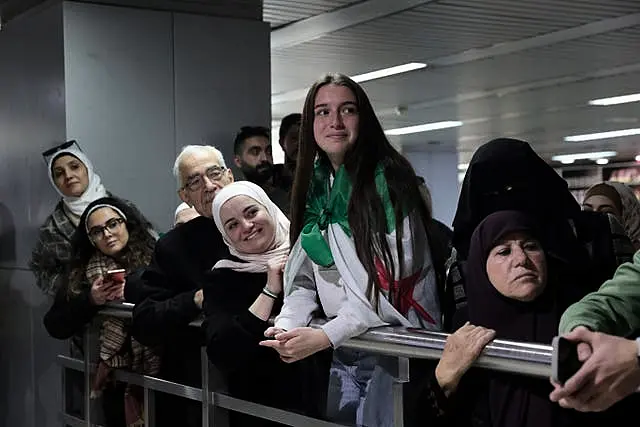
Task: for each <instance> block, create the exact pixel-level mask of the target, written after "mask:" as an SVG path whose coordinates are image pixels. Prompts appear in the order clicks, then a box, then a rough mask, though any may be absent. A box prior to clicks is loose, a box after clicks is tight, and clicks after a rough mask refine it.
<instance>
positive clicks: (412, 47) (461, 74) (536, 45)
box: [272, 0, 640, 160]
mask: <svg viewBox="0 0 640 427" xmlns="http://www.w3.org/2000/svg"><path fill="white" fill-rule="evenodd" d="M639 13H640V1H638V0H564V1H562V2H559V1H556V0H526V1H525V0H520V1H513V0H483V1H478V0H442V1H437V2H431V3H428V4H425V5H423V6H420V7H417V8H414V9H411V10H407V11H404V12H400V13H397V14H394V15H391V16H387V17H385V18H380V19H376V20H374V21H370V22H367V23H363V24H360V25H356V26H353V27H350V28H347V29H344V30H341V31H337V32H334V33H330V34H326V35H324V36H323V37H320V38H318V39H316V40H313V41H310V42H306V43H302V44H299V45H297V46H293V47H288V48H283V49H277V50H272V88H273V92H274V94H278V95H281V94H289V93H290V91H295V90H300V89H304V88H305V87H308V86H309V85H310V84H311V83H312V82H313V81H314V80H316V79H317V78H318V77H319V76H320V75H321V74H323V73H324V72H343V73H345V74H348V75H354V74H360V73H363V72H367V71H372V70H376V69H381V68H385V67H388V66H392V65H398V64H402V63H406V62H410V61H420V62H425V63H427V64H432V66H429V67H427V68H426V69H423V70H420V71H414V72H410V73H406V74H403V75H397V76H393V77H388V78H383V79H379V80H374V81H370V82H365V83H363V87H364V88H365V90H366V92H367V93H368V95H369V97H370V98H371V100H372V102H373V104H374V107H375V109H376V112H377V114H378V115H379V117H380V119H381V122H382V124H383V126H384V127H385V128H386V129H390V128H394V127H401V126H409V125H415V124H422V123H431V122H437V121H442V120H461V121H463V123H464V124H463V126H462V127H460V128H456V129H450V130H443V131H436V132H426V133H419V134H413V135H406V136H403V137H393V139H394V140H395V141H396V142H399V143H400V144H402V145H403V146H407V147H411V149H426V150H432V149H439V148H442V147H452V146H455V147H457V148H458V149H459V151H460V153H461V159H462V160H464V159H465V157H467V156H469V157H470V155H471V153H472V152H473V150H474V149H475V148H477V146H479V145H480V144H482V143H483V142H486V141H487V140H489V139H492V138H496V137H499V136H512V137H520V138H523V139H529V140H530V141H531V142H532V144H533V145H534V148H536V149H538V150H539V151H540V152H541V153H542V154H543V155H544V156H545V157H549V156H551V155H553V154H557V153H562V152H565V153H566V152H568V151H576V150H578V151H579V150H582V151H584V150H587V151H588V150H590V149H592V148H598V149H601V148H607V147H609V148H615V149H617V150H618V151H620V152H621V153H622V154H623V155H624V156H626V157H627V158H632V157H633V156H634V155H635V154H638V152H640V138H637V137H636V138H634V137H630V138H622V139H609V140H602V141H593V142H589V143H581V144H568V143H565V142H564V140H563V138H564V137H565V136H568V135H576V134H582V133H591V132H598V131H606V130H616V129H625V128H630V127H640V103H632V104H625V105H619V106H611V107H594V106H589V105H588V101H589V100H590V99H595V98H602V97H608V96H616V95H621V94H627V93H639V92H640V15H638V14H639ZM439 64H443V65H439ZM302 103H303V99H302V98H301V97H300V98H298V99H293V100H290V101H288V102H282V103H274V104H273V106H272V110H273V117H274V119H278V118H280V117H282V116H284V115H285V114H288V113H290V112H293V111H299V110H300V109H301V106H302ZM467 160H468V159H467Z"/></svg>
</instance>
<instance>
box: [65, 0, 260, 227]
mask: <svg viewBox="0 0 640 427" xmlns="http://www.w3.org/2000/svg"><path fill="white" fill-rule="evenodd" d="M64 18H65V19H64V22H65V72H66V97H67V135H68V138H69V139H72V138H75V139H77V140H78V141H79V143H80V145H81V146H82V147H83V148H84V149H85V151H87V153H88V154H89V156H90V158H91V159H92V160H93V161H94V163H95V165H96V169H98V171H99V173H100V174H101V176H102V179H103V183H105V186H106V187H107V188H108V189H109V190H110V191H112V192H113V193H114V194H116V195H118V196H121V197H124V198H126V199H129V200H131V201H133V202H134V203H135V204H136V205H137V206H138V207H139V208H140V209H141V210H142V212H143V213H144V214H145V215H146V216H147V217H148V218H149V219H151V220H152V222H154V224H156V225H157V226H158V227H160V229H162V230H166V229H167V228H168V227H169V226H170V224H171V222H172V220H173V212H174V210H175V206H176V204H177V203H178V198H177V195H176V182H175V180H174V178H173V176H172V175H171V169H172V167H173V162H174V160H175V157H176V155H177V153H178V152H179V150H180V149H181V148H182V147H183V146H184V145H187V144H202V143H209V144H213V145H216V146H217V147H218V148H220V149H221V151H222V152H223V154H224V156H225V159H226V161H227V164H228V165H230V164H232V162H231V159H232V157H231V156H232V154H233V138H234V136H235V133H236V132H237V130H238V129H239V128H240V127H241V126H243V125H264V126H268V125H269V123H270V115H271V108H270V93H271V85H270V68H269V64H270V53H269V34H270V33H269V25H268V24H266V23H263V22H255V21H248V20H236V19H228V18H217V17H211V16H197V15H188V14H176V13H171V12H159V11H148V10H142V9H128V8H121V7H112V6H99V5H92V4H86V3H72V2H66V3H65V8H64Z"/></svg>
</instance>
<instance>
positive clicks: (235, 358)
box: [203, 273, 276, 373]
mask: <svg viewBox="0 0 640 427" xmlns="http://www.w3.org/2000/svg"><path fill="white" fill-rule="evenodd" d="M246 276H256V275H253V274H249V275H245V277H246ZM257 278H258V280H257V281H256V283H242V284H240V283H239V282H240V281H241V280H242V279H240V280H239V278H238V276H237V275H234V274H233V273H231V274H228V273H221V274H214V275H213V279H212V283H211V284H210V285H207V286H205V287H204V301H205V304H204V310H205V321H204V323H203V329H204V332H205V339H206V346H207V354H208V355H209V360H211V362H212V363H213V364H214V365H216V367H218V368H219V369H221V370H223V371H224V372H226V373H230V372H234V371H236V370H238V369H243V368H246V367H247V366H248V365H250V364H252V363H255V362H256V361H258V360H261V361H264V360H265V359H272V358H273V357H272V356H275V355H276V353H275V352H273V350H271V349H267V348H265V347H261V346H260V345H259V342H260V341H262V340H264V339H265V337H264V331H265V330H266V329H267V328H268V327H269V324H268V322H266V321H264V320H262V319H260V318H258V317H256V316H255V315H254V314H253V313H251V312H250V311H249V307H250V306H251V304H253V302H254V301H255V300H256V298H258V296H259V295H260V289H261V286H262V283H264V280H263V277H262V275H257ZM255 285H257V286H255ZM239 287H241V288H242V291H240V290H239V289H238V288H239ZM221 289H222V290H221ZM249 289H251V291H249V292H246V291H247V290H249ZM274 308H275V307H274ZM272 353H273V354H272Z"/></svg>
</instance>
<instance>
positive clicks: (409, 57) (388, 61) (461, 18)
mask: <svg viewBox="0 0 640 427" xmlns="http://www.w3.org/2000/svg"><path fill="white" fill-rule="evenodd" d="M603 3H605V4H603ZM600 4H601V6H602V7H597V6H598V5H596V4H595V2H593V1H584V0H565V1H563V2H558V1H557V0H547V1H539V0H528V1H517V2H514V1H512V0H483V1H482V2H478V1H477V0H474V1H470V0H449V1H441V2H434V3H429V4H427V5H425V6H423V7H419V8H415V9H412V10H408V11H405V12H402V13H398V14H395V15H392V16H389V17H386V18H384V19H378V20H374V21H371V22H368V23H365V24H361V25H358V26H355V27H352V28H348V29H345V30H342V31H338V32H335V33H331V34H328V35H326V36H324V37H322V38H319V39H317V40H313V41H311V42H307V43H302V44H300V45H298V46H294V47H291V48H285V49H279V50H274V51H272V60H273V64H272V70H273V71H272V77H273V78H272V81H273V85H272V89H273V92H274V93H279V92H284V91H287V90H292V89H297V88H298V87H299V86H300V85H301V84H302V83H303V82H302V81H301V79H300V77H302V76H303V75H305V73H304V69H309V70H318V69H322V65H323V64H324V65H325V67H327V68H329V67H330V69H333V70H336V69H340V70H344V71H345V72H347V73H351V74H359V73H363V72H367V71H371V70H374V69H380V68H385V67H388V66H392V65H397V64H400V63H404V62H407V61H421V62H427V63H428V62H429V61H430V60H433V59H435V58H438V57H442V56H446V55H451V54H455V53H459V52H463V51H468V50H471V49H477V48H482V47H487V46H491V45H495V44H498V43H505V42H510V41H517V40H522V39H526V38H530V37H534V36H537V35H541V34H545V33H550V32H553V31H558V30H562V29H567V28H572V27H575V26H579V25H583V24H588V23H590V22H593V21H598V20H602V19H607V18H613V17H617V16H621V15H624V14H626V13H634V12H640V2H639V1H637V0H632V1H631V0H630V1H615V0H611V1H600ZM554 5H555V6H554ZM552 6H553V7H552ZM303 64H304V65H303ZM300 66H303V67H304V69H303V73H297V68H298V67H300ZM319 67H320V68H319ZM315 73H316V74H317V71H315ZM296 77H297V78H296ZM303 86H304V85H303Z"/></svg>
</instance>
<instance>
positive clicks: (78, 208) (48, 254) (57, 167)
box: [29, 141, 137, 296]
mask: <svg viewBox="0 0 640 427" xmlns="http://www.w3.org/2000/svg"><path fill="white" fill-rule="evenodd" d="M42 155H43V157H44V161H45V163H46V164H47V172H48V175H49V180H50V181H51V184H52V185H53V188H54V189H55V190H56V192H58V194H60V196H61V200H60V202H59V203H58V204H57V205H56V207H55V209H54V210H53V212H52V213H51V215H49V217H48V218H47V219H46V221H45V222H44V224H43V225H42V227H40V235H39V239H38V243H37V244H36V247H35V249H34V250H33V253H32V254H31V262H30V263H29V265H30V267H31V269H32V270H33V272H34V274H35V275H36V280H37V285H38V287H39V288H40V289H42V291H43V292H44V293H45V294H47V295H50V296H54V295H55V294H56V292H57V291H58V290H59V289H60V288H64V286H63V285H64V283H65V281H66V278H67V276H68V273H69V272H68V271H67V270H68V266H69V262H70V259H71V240H72V236H73V234H74V233H75V231H76V228H77V226H78V223H79V222H80V217H81V216H82V213H83V212H84V210H85V209H86V207H87V206H88V205H89V204H90V203H91V202H93V201H94V200H97V199H100V198H102V197H106V196H111V194H110V193H109V192H108V191H107V190H106V189H105V188H104V186H103V185H102V182H101V180H100V176H99V175H98V174H97V173H96V172H95V170H94V168H93V164H92V163H91V161H90V160H89V158H88V157H87V156H86V155H85V154H84V153H83V152H82V150H81V149H80V147H79V146H78V144H77V143H76V141H69V142H65V143H64V144H61V145H59V146H57V147H54V148H52V149H50V150H47V151H45V152H44V153H42ZM127 204H129V205H130V206H131V207H132V208H133V209H136V208H135V206H133V205H132V204H131V203H130V202H127ZM136 212H137V209H136Z"/></svg>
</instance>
